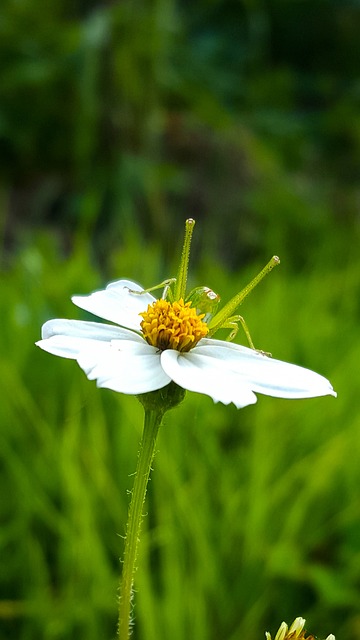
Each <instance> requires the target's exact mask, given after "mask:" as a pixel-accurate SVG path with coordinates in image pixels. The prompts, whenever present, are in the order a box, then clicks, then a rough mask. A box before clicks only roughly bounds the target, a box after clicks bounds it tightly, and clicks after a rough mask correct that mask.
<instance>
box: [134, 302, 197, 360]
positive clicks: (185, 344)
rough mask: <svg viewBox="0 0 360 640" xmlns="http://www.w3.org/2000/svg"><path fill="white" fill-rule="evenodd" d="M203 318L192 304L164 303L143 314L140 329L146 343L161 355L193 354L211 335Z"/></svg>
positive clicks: (150, 307) (153, 305)
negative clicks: (166, 352)
mask: <svg viewBox="0 0 360 640" xmlns="http://www.w3.org/2000/svg"><path fill="white" fill-rule="evenodd" d="M204 315H205V314H203V313H202V314H200V315H198V314H197V313H196V309H195V308H194V307H192V306H191V302H186V303H184V300H183V299H180V300H178V301H177V302H173V303H172V304H171V303H170V302H167V300H163V299H161V300H156V302H153V303H152V304H149V305H148V308H147V311H144V312H143V313H140V316H141V317H142V318H143V320H142V322H141V323H140V326H141V330H142V333H143V335H144V338H145V340H146V342H147V343H148V344H150V345H152V346H153V347H157V348H158V349H160V351H164V350H165V349H176V351H182V352H184V351H190V349H192V348H193V347H195V345H196V344H197V343H198V342H199V340H201V338H204V337H205V336H206V334H207V333H208V328H207V325H206V323H205V322H203V321H202V319H203V318H204Z"/></svg>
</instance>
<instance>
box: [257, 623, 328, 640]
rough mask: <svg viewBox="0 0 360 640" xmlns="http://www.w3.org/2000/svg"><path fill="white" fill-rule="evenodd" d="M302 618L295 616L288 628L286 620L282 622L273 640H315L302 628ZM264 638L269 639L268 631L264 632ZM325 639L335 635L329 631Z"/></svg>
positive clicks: (303, 624)
mask: <svg viewBox="0 0 360 640" xmlns="http://www.w3.org/2000/svg"><path fill="white" fill-rule="evenodd" d="M304 626H305V620H304V618H296V619H295V620H294V622H293V623H292V625H291V627H290V629H289V628H288V626H287V624H286V622H282V623H281V625H280V627H279V630H278V632H277V634H276V636H275V638H274V640H315V637H314V636H312V635H310V636H307V635H306V631H305V629H304ZM265 636H266V640H271V635H270V633H269V632H268V631H266V633H265ZM326 640H335V636H334V635H333V634H332V633H331V634H330V635H329V636H328V637H327V638H326Z"/></svg>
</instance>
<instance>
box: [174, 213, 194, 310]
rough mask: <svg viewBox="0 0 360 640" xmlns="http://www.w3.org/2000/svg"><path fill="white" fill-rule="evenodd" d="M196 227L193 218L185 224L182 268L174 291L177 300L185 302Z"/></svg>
mask: <svg viewBox="0 0 360 640" xmlns="http://www.w3.org/2000/svg"><path fill="white" fill-rule="evenodd" d="M194 226H195V220H193V219H192V218H188V220H186V222H185V237H184V244H183V249H182V254H181V260H180V267H179V271H178V275H177V278H176V283H175V291H174V299H175V300H180V298H182V299H183V300H185V294H186V283H187V274H188V267H189V258H190V247H191V238H192V234H193V231H194Z"/></svg>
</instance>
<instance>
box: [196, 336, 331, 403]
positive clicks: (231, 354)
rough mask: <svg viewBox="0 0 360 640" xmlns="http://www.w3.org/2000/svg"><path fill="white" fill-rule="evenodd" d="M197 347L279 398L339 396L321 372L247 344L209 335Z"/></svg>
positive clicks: (256, 388)
mask: <svg viewBox="0 0 360 640" xmlns="http://www.w3.org/2000/svg"><path fill="white" fill-rule="evenodd" d="M193 351H194V352H196V353H199V354H201V355H202V356H204V357H205V356H206V357H208V358H211V359H215V360H217V361H218V363H219V367H222V368H223V367H225V369H226V370H228V371H233V372H235V373H237V374H240V375H242V376H243V377H244V379H245V380H246V381H247V383H248V385H249V386H250V388H251V389H252V390H253V391H255V392H256V393H263V394H265V395H269V396H273V397H277V398H313V397H316V396H324V395H333V396H336V393H335V391H334V390H333V388H332V386H331V384H330V382H329V381H328V380H327V379H326V378H324V377H323V376H321V375H319V374H318V373H315V372H314V371H311V370H310V369H305V368H304V367H299V366H297V365H295V364H290V363H288V362H283V361H281V360H275V359H274V358H269V357H267V356H264V355H262V354H261V353H258V352H257V351H254V350H253V349H249V348H247V347H243V346H240V345H237V344H232V343H230V342H224V341H222V340H212V339H207V338H205V339H203V340H201V341H200V342H199V344H198V345H197V346H196V347H195V349H194V350H193Z"/></svg>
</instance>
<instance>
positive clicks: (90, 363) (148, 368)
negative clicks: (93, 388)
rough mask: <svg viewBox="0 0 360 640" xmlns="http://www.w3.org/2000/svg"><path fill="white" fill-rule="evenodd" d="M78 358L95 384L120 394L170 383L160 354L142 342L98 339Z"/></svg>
mask: <svg viewBox="0 0 360 640" xmlns="http://www.w3.org/2000/svg"><path fill="white" fill-rule="evenodd" d="M77 361H78V363H79V365H80V367H81V368H82V369H83V371H84V372H85V373H86V375H87V377H88V378H89V380H96V381H97V386H98V387H106V388H107V389H112V390H113V391H118V392H120V393H128V394H133V395H136V394H140V393H148V392H149V391H155V390H156V389H162V387H165V386H166V385H167V384H169V382H171V379H170V378H169V377H168V376H167V375H166V373H165V372H164V371H163V369H162V367H161V364H160V355H159V353H158V352H157V350H156V349H155V347H151V346H150V345H148V344H146V343H145V342H144V341H143V344H142V345H140V344H138V343H132V342H126V341H122V340H120V341H117V340H116V341H113V342H111V343H100V342H97V343H96V344H94V345H93V348H92V349H86V350H84V351H81V352H80V353H79V355H78V357H77Z"/></svg>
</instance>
